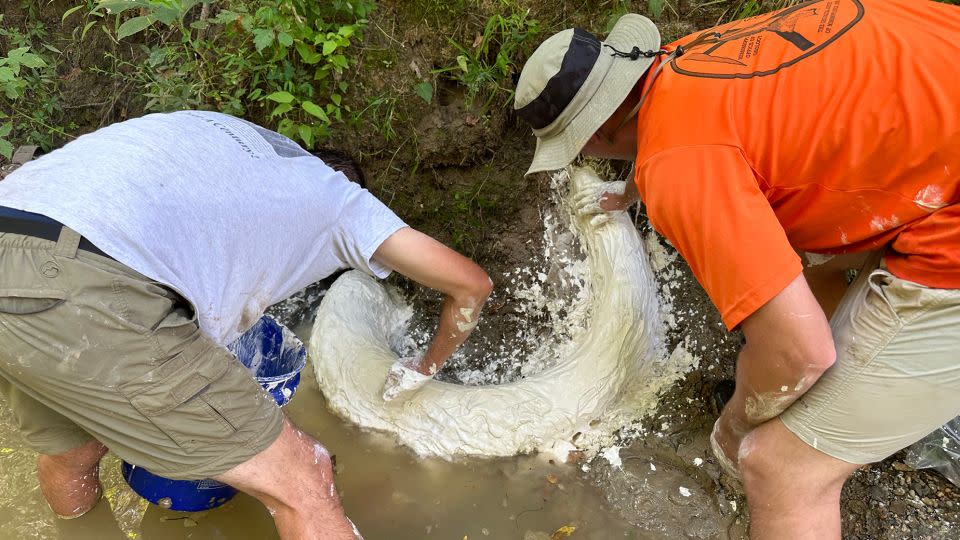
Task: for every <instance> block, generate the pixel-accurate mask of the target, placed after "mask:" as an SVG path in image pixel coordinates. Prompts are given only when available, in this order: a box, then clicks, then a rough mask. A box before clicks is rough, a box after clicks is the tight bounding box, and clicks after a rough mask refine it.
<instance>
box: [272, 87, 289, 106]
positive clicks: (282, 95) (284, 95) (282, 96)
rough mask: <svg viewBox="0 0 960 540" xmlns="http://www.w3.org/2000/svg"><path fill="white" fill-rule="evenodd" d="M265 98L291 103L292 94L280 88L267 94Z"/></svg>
mask: <svg viewBox="0 0 960 540" xmlns="http://www.w3.org/2000/svg"><path fill="white" fill-rule="evenodd" d="M267 99H269V100H270V101H276V102H277V103H291V102H292V101H293V94H291V93H290V92H284V91H282V90H281V91H279V92H274V93H272V94H270V95H268V96H267Z"/></svg>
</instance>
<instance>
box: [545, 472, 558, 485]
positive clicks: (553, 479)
mask: <svg viewBox="0 0 960 540" xmlns="http://www.w3.org/2000/svg"><path fill="white" fill-rule="evenodd" d="M547 482H550V483H551V484H553V485H557V483H558V482H560V479H559V478H557V475H555V474H548V475H547Z"/></svg>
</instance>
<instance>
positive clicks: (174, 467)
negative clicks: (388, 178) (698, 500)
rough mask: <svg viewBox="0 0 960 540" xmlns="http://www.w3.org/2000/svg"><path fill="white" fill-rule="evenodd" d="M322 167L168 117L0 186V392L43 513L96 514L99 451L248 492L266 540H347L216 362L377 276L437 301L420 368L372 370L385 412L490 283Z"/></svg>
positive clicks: (283, 426) (253, 388)
mask: <svg viewBox="0 0 960 540" xmlns="http://www.w3.org/2000/svg"><path fill="white" fill-rule="evenodd" d="M326 161H328V162H329V163H325V161H324V159H319V158H318V157H316V156H314V155H311V154H310V153H308V152H306V151H305V150H303V149H302V148H300V147H299V146H297V145H296V144H295V143H294V142H293V141H291V140H289V139H287V138H286V137H283V136H281V135H279V134H277V133H275V132H272V131H269V130H266V129H263V128H261V127H259V126H256V125H254V124H251V123H248V122H246V121H243V120H240V119H237V118H233V117H231V116H227V115H223V114H218V113H211V112H200V111H181V112H176V113H170V114H152V115H148V116H145V117H142V118H137V119H134V120H129V121H126V122H122V123H119V124H114V125H111V126H108V127H106V128H103V129H100V130H98V131H96V132H94V133H91V134H88V135H84V136H82V137H79V138H78V139H76V140H74V141H72V142H70V143H69V144H67V145H66V146H64V147H63V148H62V149H59V150H57V151H54V152H52V153H50V154H48V155H46V156H43V157H41V158H40V159H38V160H35V161H32V162H29V163H27V164H26V165H24V166H23V167H21V168H20V169H18V170H16V171H15V172H13V173H12V174H10V175H9V176H8V177H7V178H6V179H4V180H3V181H2V182H0V394H2V395H3V396H4V397H5V398H6V401H7V404H8V406H9V407H10V408H11V409H12V410H13V412H14V414H15V416H16V418H17V421H18V423H19V425H20V428H21V431H22V433H23V434H24V436H25V438H26V439H27V441H28V443H29V444H30V445H31V446H32V447H34V448H35V449H36V450H37V451H38V452H39V453H40V457H39V459H38V474H39V478H40V486H41V489H42V491H43V493H44V495H45V496H46V498H47V500H48V502H49V503H50V506H51V508H52V509H53V510H54V512H56V513H57V514H58V515H60V516H62V517H76V516H79V515H82V514H83V513H85V512H86V511H88V510H89V509H91V508H92V507H93V506H94V505H95V504H96V502H97V501H98V500H99V497H100V495H101V487H100V485H99V482H97V481H92V482H91V481H89V480H90V479H91V478H93V479H95V478H96V475H97V472H98V464H99V461H100V458H101V457H102V456H103V454H104V453H105V452H106V451H107V448H109V449H110V450H112V451H113V452H114V453H115V454H117V455H118V456H120V457H121V458H123V459H124V460H126V461H128V462H130V463H132V464H134V465H139V466H142V467H145V468H147V469H148V470H150V471H152V472H154V473H156V474H159V475H162V476H166V477H169V478H174V479H196V478H206V477H211V478H215V479H218V480H221V481H223V482H226V483H228V484H231V485H233V486H234V487H237V488H238V489H240V490H242V491H245V492H247V493H249V494H251V495H253V496H254V497H256V498H258V499H259V500H260V501H261V502H263V503H264V504H265V505H266V506H267V507H268V508H269V509H270V511H271V514H272V515H273V516H274V519H275V522H276V525H277V528H278V530H279V531H280V534H281V536H282V537H284V538H297V539H304V538H335V539H346V538H355V537H357V536H359V533H357V532H356V530H355V528H354V527H353V526H352V524H351V523H350V521H349V520H348V519H347V518H346V516H345V515H344V513H343V510H342V508H341V506H340V500H339V497H338V496H337V493H336V490H335V489H334V484H333V471H332V467H331V463H330V456H329V454H328V453H327V452H326V450H325V449H324V448H323V446H321V445H320V444H319V443H318V442H317V441H315V440H314V439H313V438H311V437H309V436H307V435H305V434H303V433H302V432H300V431H299V430H297V429H296V427H294V426H293V425H292V424H291V423H290V422H289V421H287V420H286V419H285V418H284V416H283V414H282V413H281V411H280V409H279V408H278V407H277V406H276V404H275V403H274V401H273V399H272V398H270V397H269V395H268V394H266V393H265V392H264V391H263V389H262V388H260V386H259V385H258V384H257V383H256V382H255V381H254V379H253V378H252V377H251V376H250V375H249V373H247V372H246V370H245V368H244V367H243V366H242V365H241V364H240V363H239V362H237V361H236V359H235V358H234V357H233V356H232V354H230V353H229V352H228V351H227V350H226V349H225V348H224V345H226V344H228V343H230V342H232V341H233V340H234V339H236V337H238V336H239V335H240V334H242V333H243V332H244V331H245V330H246V329H248V328H249V327H250V326H251V325H253V323H254V322H256V321H257V320H258V319H259V317H260V316H261V315H262V313H263V311H264V309H265V308H266V307H267V306H269V305H271V304H273V303H275V302H278V301H280V300H283V299H285V298H287V297H288V296H290V295H291V294H293V293H294V292H296V291H298V290H300V289H302V288H304V287H306V286H307V285H309V284H310V283H313V282H315V281H318V280H320V279H322V278H324V277H326V276H328V275H330V274H332V273H334V272H336V271H337V270H340V269H344V268H356V269H359V270H362V271H364V272H367V273H370V274H372V275H375V276H377V277H381V278H382V277H385V276H387V275H388V274H389V273H390V272H391V271H392V270H396V271H397V272H399V273H401V274H403V275H405V276H407V277H409V278H411V279H413V280H415V281H417V282H419V283H421V284H423V285H425V286H427V287H432V288H434V289H437V290H439V291H441V292H443V293H445V294H446V301H445V302H444V303H443V307H442V309H441V313H440V322H439V325H438V328H437V333H436V335H435V337H434V339H433V341H432V342H431V345H430V347H429V348H428V350H427V352H426V353H425V354H424V356H423V357H422V358H415V359H405V360H403V361H400V362H398V363H397V364H396V365H394V366H393V368H392V369H391V371H390V376H389V377H388V380H387V381H386V384H385V391H384V395H385V398H386V399H392V398H395V397H397V395H398V394H400V393H402V392H404V391H409V390H410V389H415V388H416V387H418V386H419V385H422V384H423V383H424V382H425V381H426V380H428V379H429V377H430V376H431V374H433V373H435V372H436V371H437V370H438V369H439V368H440V366H441V365H442V364H443V363H444V361H446V359H447V358H448V357H449V356H450V354H452V353H453V351H454V350H455V349H456V348H457V347H458V346H459V345H460V344H461V343H462V342H463V341H464V339H466V337H467V336H468V335H469V334H470V331H471V330H472V328H473V327H474V326H475V323H476V317H475V316H473V315H472V314H474V313H477V312H478V311H479V309H480V308H481V307H482V305H483V303H484V302H485V300H486V298H487V295H488V294H489V293H490V288H491V282H490V280H489V278H488V277H487V275H486V273H484V271H483V270H482V269H481V268H480V267H478V266H477V265H476V264H474V263H473V262H472V261H470V260H469V259H467V258H465V257H463V256H461V255H459V254H458V253H456V252H455V251H453V250H451V249H449V248H447V247H445V246H444V245H442V244H440V243H439V242H437V241H435V240H433V239H432V238H430V237H428V236H426V235H424V234H422V233H420V232H418V231H416V230H414V229H412V228H410V227H407V226H406V225H405V224H404V223H403V221H401V220H400V219H399V218H398V217H397V216H396V215H395V214H394V213H393V212H391V211H390V209H388V208H387V207H386V206H385V205H384V204H383V203H381V202H380V201H379V200H377V199H376V198H375V197H373V196H372V195H371V194H370V193H369V192H368V191H366V190H365V189H363V187H361V185H358V184H357V183H354V182H351V180H350V179H348V176H357V175H360V176H362V173H360V172H359V169H358V168H356V167H355V164H352V163H347V162H342V161H343V160H342V159H341V157H340V156H335V155H331V157H329V158H327V160H326ZM345 173H346V174H345ZM465 313H469V314H471V315H470V316H465V315H464V314H465ZM282 477H293V478H297V479H298V481H297V482H286V483H282V485H281V484H280V483H276V482H275V481H274V479H276V478H282Z"/></svg>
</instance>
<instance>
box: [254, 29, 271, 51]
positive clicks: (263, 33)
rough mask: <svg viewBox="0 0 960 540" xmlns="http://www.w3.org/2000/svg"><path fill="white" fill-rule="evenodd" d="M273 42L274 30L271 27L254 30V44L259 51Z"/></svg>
mask: <svg viewBox="0 0 960 540" xmlns="http://www.w3.org/2000/svg"><path fill="white" fill-rule="evenodd" d="M271 43H273V30H271V29H269V28H257V29H255V30H254V31H253V45H254V46H255V47H256V48H257V52H261V51H263V50H264V49H266V48H267V47H269V46H270V44H271Z"/></svg>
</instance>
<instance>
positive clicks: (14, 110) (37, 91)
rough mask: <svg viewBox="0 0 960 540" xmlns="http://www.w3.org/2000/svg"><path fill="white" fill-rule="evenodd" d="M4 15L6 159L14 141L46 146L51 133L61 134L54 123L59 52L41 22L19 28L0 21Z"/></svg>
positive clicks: (0, 84)
mask: <svg viewBox="0 0 960 540" xmlns="http://www.w3.org/2000/svg"><path fill="white" fill-rule="evenodd" d="M3 18H4V15H3V14H0V43H3V44H4V45H5V47H4V49H0V156H3V157H4V158H8V159H9V158H10V155H11V154H12V152H13V148H14V143H13V141H14V140H16V141H18V142H23V143H29V144H36V145H39V146H42V147H43V148H45V149H49V148H50V147H51V146H52V144H53V140H52V138H53V136H54V135H55V134H63V133H64V132H63V128H60V127H55V126H54V125H53V124H54V123H55V122H54V121H53V118H55V117H57V116H58V115H59V113H60V112H61V103H60V99H59V95H60V94H59V79H58V78H57V76H56V67H57V57H58V55H60V54H61V52H60V50H59V49H57V48H56V47H54V46H53V45H51V44H50V43H49V42H48V31H47V27H46V26H45V25H44V24H43V23H42V22H40V21H33V22H32V24H30V25H29V26H28V27H27V28H26V29H23V30H21V29H18V28H10V27H8V26H7V25H5V24H2V23H3ZM27 104H29V105H27ZM71 127H72V126H67V129H70V128H71Z"/></svg>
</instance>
